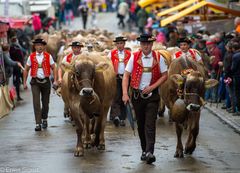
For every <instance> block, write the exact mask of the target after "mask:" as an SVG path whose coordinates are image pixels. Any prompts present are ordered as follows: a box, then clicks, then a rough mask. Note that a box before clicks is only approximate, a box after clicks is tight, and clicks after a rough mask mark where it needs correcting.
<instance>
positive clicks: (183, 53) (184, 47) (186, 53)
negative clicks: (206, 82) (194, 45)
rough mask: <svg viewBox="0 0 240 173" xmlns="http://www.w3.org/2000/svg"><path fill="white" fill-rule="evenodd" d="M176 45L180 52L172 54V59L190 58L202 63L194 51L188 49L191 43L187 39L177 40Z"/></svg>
mask: <svg viewBox="0 0 240 173" xmlns="http://www.w3.org/2000/svg"><path fill="white" fill-rule="evenodd" d="M178 44H179V48H180V49H181V50H180V51H178V52H176V53H175V54H174V57H173V59H176V58H181V57H191V58H192V59H193V60H195V61H197V62H201V63H203V62H202V58H201V56H200V55H199V53H198V52H197V51H196V50H195V49H190V44H191V41H190V40H189V39H188V38H186V37H183V38H180V39H178Z"/></svg>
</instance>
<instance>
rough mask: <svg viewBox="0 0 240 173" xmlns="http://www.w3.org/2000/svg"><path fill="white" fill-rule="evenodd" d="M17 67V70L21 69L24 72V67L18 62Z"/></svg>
mask: <svg viewBox="0 0 240 173" xmlns="http://www.w3.org/2000/svg"><path fill="white" fill-rule="evenodd" d="M17 65H18V67H19V68H21V70H22V71H24V67H23V66H22V64H21V63H20V62H18V63H17Z"/></svg>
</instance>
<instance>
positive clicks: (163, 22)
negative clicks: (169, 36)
mask: <svg viewBox="0 0 240 173" xmlns="http://www.w3.org/2000/svg"><path fill="white" fill-rule="evenodd" d="M204 6H208V7H211V8H214V9H217V10H220V11H223V12H225V13H230V14H232V15H235V16H240V11H237V10H232V9H229V8H227V7H224V6H220V5H216V4H213V3H211V2H206V1H201V2H199V3H197V4H195V5H192V6H190V7H189V8H187V9H185V10H182V11H181V12H179V13H177V14H174V15H172V16H170V17H167V18H165V19H163V20H161V26H166V25H167V24H169V23H171V22H174V21H176V20H178V19H180V18H182V17H184V16H186V15H188V14H190V13H192V12H193V11H195V10H197V9H199V8H201V7H204Z"/></svg>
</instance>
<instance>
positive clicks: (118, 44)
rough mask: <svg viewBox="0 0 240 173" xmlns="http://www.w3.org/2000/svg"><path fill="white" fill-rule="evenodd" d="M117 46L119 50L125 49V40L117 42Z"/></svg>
mask: <svg viewBox="0 0 240 173" xmlns="http://www.w3.org/2000/svg"><path fill="white" fill-rule="evenodd" d="M116 46H117V49H118V50H123V49H124V46H125V41H118V42H116Z"/></svg>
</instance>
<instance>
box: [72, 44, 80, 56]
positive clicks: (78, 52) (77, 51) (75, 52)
mask: <svg viewBox="0 0 240 173" xmlns="http://www.w3.org/2000/svg"><path fill="white" fill-rule="evenodd" d="M72 51H73V54H74V55H79V54H80V53H81V46H72Z"/></svg>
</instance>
